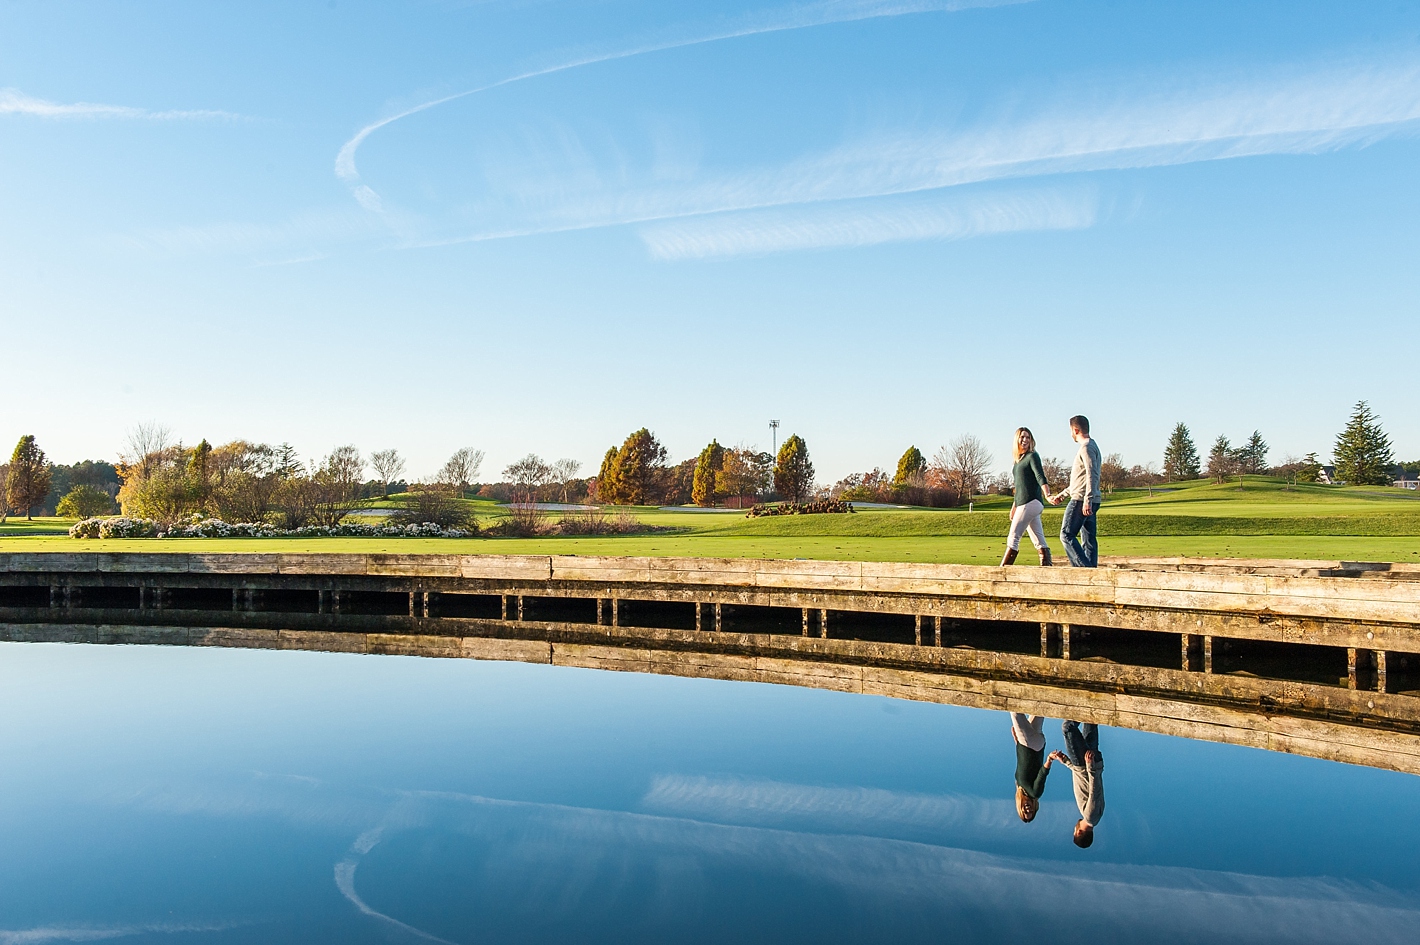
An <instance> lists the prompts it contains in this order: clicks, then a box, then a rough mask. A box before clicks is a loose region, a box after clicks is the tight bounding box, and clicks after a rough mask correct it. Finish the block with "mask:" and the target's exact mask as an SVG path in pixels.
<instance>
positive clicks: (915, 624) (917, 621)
mask: <svg viewBox="0 0 1420 945" xmlns="http://www.w3.org/2000/svg"><path fill="white" fill-rule="evenodd" d="M804 613H805V614H807V613H808V611H804ZM804 620H805V623H806V624H807V622H808V618H807V617H805V618H804ZM804 632H805V633H808V630H807V629H805V630H804ZM912 642H913V644H914V645H916V646H921V645H922V615H921V614H917V615H915V616H914V617H913V619H912Z"/></svg>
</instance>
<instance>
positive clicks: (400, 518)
mask: <svg viewBox="0 0 1420 945" xmlns="http://www.w3.org/2000/svg"><path fill="white" fill-rule="evenodd" d="M390 520H391V521H392V522H394V523H396V524H398V525H422V524H425V523H427V522H433V523H434V524H435V525H438V526H440V527H442V528H458V529H462V530H464V531H468V532H472V533H475V534H476V533H477V532H478V523H477V522H475V521H474V518H473V513H472V512H470V511H469V508H468V506H467V505H465V504H464V503H463V502H462V501H460V500H459V498H458V497H457V496H456V495H455V493H454V490H453V489H452V488H450V487H448V486H445V485H413V486H410V487H409V491H408V492H406V493H405V494H404V495H402V496H400V498H399V505H398V506H397V507H396V508H395V511H394V514H393V515H391V516H390Z"/></svg>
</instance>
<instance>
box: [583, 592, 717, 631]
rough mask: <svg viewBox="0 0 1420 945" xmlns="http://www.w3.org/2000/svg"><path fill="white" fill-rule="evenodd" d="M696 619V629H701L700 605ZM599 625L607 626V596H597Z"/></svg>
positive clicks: (696, 612) (696, 611) (696, 609)
mask: <svg viewBox="0 0 1420 945" xmlns="http://www.w3.org/2000/svg"><path fill="white" fill-rule="evenodd" d="M695 619H696V623H695V629H697V630H699V629H700V608H699V606H697V607H696V608H695ZM597 626H598V627H605V626H606V598H604V597H598V598H597Z"/></svg>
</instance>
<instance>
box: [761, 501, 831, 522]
mask: <svg viewBox="0 0 1420 945" xmlns="http://www.w3.org/2000/svg"><path fill="white" fill-rule="evenodd" d="M852 511H853V503H851V502H844V501H842V500H841V499H821V500H819V501H818V502H805V503H803V504H802V505H801V504H799V503H797V502H781V503H780V504H779V505H756V506H755V507H754V508H752V509H750V510H749V511H748V512H746V513H745V518H760V517H762V516H765V515H837V514H843V513H850V512H852Z"/></svg>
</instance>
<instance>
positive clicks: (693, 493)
mask: <svg viewBox="0 0 1420 945" xmlns="http://www.w3.org/2000/svg"><path fill="white" fill-rule="evenodd" d="M724 468H725V448H724V447H723V446H721V445H720V443H719V441H718V440H711V441H710V445H709V446H707V447H705V449H703V450H701V451H700V457H699V458H698V459H696V461H695V479H694V480H693V482H692V484H691V490H690V499H691V501H692V502H694V503H695V504H696V505H699V506H703V507H705V508H710V507H712V506H714V504H715V492H716V489H717V488H718V485H717V482H716V480H717V478H718V477H719V474H720V471H721V470H722V469H724Z"/></svg>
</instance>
